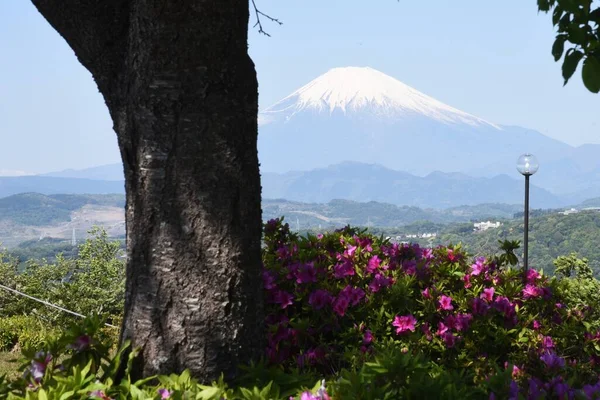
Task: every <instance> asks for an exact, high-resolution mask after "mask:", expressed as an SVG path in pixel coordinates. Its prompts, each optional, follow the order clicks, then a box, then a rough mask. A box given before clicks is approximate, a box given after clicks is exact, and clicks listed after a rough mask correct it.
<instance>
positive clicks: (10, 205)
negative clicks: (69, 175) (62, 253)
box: [0, 193, 125, 226]
mask: <svg viewBox="0 0 600 400" xmlns="http://www.w3.org/2000/svg"><path fill="white" fill-rule="evenodd" d="M87 204H92V205H99V206H110V207H124V206H125V196H123V195H71V194H55V195H44V194H40V193H21V194H17V195H12V196H9V197H4V198H0V220H8V221H11V222H13V223H16V224H19V225H31V226H42V225H52V224H56V223H59V222H64V221H69V220H70V219H71V212H72V211H74V210H78V209H80V208H81V207H83V206H85V205H87Z"/></svg>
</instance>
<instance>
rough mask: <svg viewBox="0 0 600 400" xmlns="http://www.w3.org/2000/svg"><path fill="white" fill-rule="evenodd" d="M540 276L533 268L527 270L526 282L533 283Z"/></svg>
mask: <svg viewBox="0 0 600 400" xmlns="http://www.w3.org/2000/svg"><path fill="white" fill-rule="evenodd" d="M541 277H542V276H541V275H540V273H539V272H537V271H536V270H535V269H528V270H527V278H526V279H527V283H535V281H536V280H538V279H540V278H541Z"/></svg>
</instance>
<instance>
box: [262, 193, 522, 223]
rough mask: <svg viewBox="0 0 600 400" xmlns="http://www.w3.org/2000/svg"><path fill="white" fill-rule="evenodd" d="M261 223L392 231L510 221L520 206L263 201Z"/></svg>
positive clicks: (346, 201)
mask: <svg viewBox="0 0 600 400" xmlns="http://www.w3.org/2000/svg"><path fill="white" fill-rule="evenodd" d="M262 207H263V219H264V220H268V219H271V218H277V217H281V216H283V217H285V219H286V221H287V222H288V223H289V224H290V225H291V226H292V227H293V228H294V229H296V228H299V229H300V230H303V229H318V227H319V226H321V227H322V229H325V228H330V227H339V226H343V225H347V224H350V225H354V226H371V227H376V226H379V227H394V226H396V227H397V226H405V225H408V224H414V223H417V222H419V223H421V222H423V221H429V222H432V223H435V224H448V223H453V222H471V221H487V220H497V219H511V218H512V217H513V215H514V213H515V212H518V211H519V210H521V209H522V207H521V206H512V205H505V204H479V205H476V206H460V207H454V208H450V209H446V210H435V209H421V208H418V207H410V206H396V205H393V204H388V203H380V202H376V201H370V202H357V201H350V200H332V201H330V202H328V203H302V202H294V201H288V200H276V199H264V200H263V206H262Z"/></svg>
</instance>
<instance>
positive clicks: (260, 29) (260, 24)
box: [252, 0, 283, 37]
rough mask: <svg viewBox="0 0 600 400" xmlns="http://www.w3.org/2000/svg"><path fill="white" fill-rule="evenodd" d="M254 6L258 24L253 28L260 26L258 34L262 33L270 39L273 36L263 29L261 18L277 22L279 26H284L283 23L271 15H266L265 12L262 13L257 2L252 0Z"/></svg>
mask: <svg viewBox="0 0 600 400" xmlns="http://www.w3.org/2000/svg"><path fill="white" fill-rule="evenodd" d="M252 6H253V7H254V14H255V15H256V24H254V26H253V28H256V27H257V26H258V33H262V34H263V35H265V36H269V37H270V36H271V35H269V33H268V32H266V31H265V30H264V29H263V26H262V22H261V21H260V17H261V16H263V17H265V18H267V19H268V20H270V21H271V22H275V23H277V24H279V25H283V22H281V21H280V20H278V19H277V18H273V17H271V16H270V15H267V14H265V13H264V12H262V11H260V10H259V9H258V7H257V6H256V2H255V0H252Z"/></svg>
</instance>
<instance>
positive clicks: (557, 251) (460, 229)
mask: <svg viewBox="0 0 600 400" xmlns="http://www.w3.org/2000/svg"><path fill="white" fill-rule="evenodd" d="M529 229H530V233H529V246H530V247H529V263H530V265H531V267H533V268H538V269H539V268H543V269H544V270H545V271H547V272H553V271H554V266H553V264H552V261H553V260H554V259H555V258H556V257H558V256H562V255H568V254H570V253H573V252H574V253H577V254H578V255H579V256H580V257H585V258H587V259H588V260H589V261H590V266H591V267H592V269H593V270H594V273H595V274H596V276H600V246H599V240H598V238H599V237H600V212H598V211H595V210H589V211H581V212H579V213H576V214H569V215H563V214H561V213H558V212H554V213H551V214H545V215H540V216H537V217H533V218H532V219H531V220H530V226H529ZM372 230H373V231H374V232H376V233H382V234H384V235H388V236H393V237H395V236H400V237H401V238H402V240H407V241H408V240H410V241H417V242H420V243H423V244H428V243H433V244H434V245H438V244H448V243H454V244H456V243H463V244H464V245H465V246H466V248H467V250H468V251H469V252H470V253H473V254H476V255H483V254H491V253H494V252H496V251H497V249H498V241H499V240H522V239H523V220H522V219H514V220H505V221H503V222H502V225H501V226H500V227H499V228H495V229H494V228H492V229H488V230H486V231H482V232H475V231H474V227H473V224H472V223H457V224H449V225H442V224H433V223H430V222H419V223H415V224H410V225H406V226H404V227H402V228H398V229H376V228H373V229H372ZM425 232H436V233H437V235H436V237H435V238H434V239H433V240H432V239H427V238H414V239H413V238H411V239H406V238H405V236H403V235H407V234H419V233H425ZM521 252H522V249H520V250H519V254H520V253H521Z"/></svg>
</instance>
